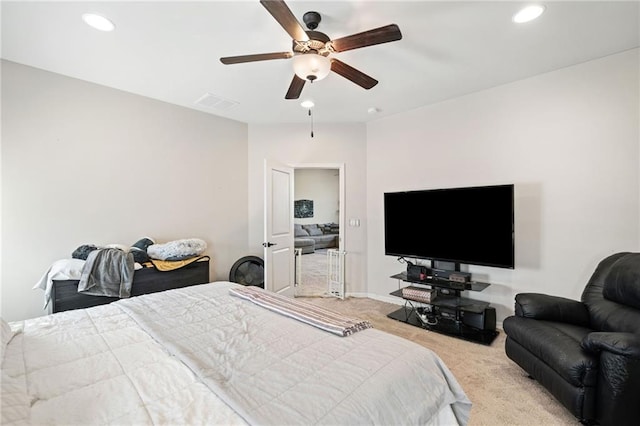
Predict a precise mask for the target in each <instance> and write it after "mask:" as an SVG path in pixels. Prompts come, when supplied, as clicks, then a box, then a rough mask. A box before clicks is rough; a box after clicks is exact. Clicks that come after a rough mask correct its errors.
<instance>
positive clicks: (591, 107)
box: [367, 49, 640, 320]
mask: <svg viewBox="0 0 640 426" xmlns="http://www.w3.org/2000/svg"><path fill="white" fill-rule="evenodd" d="M638 60H639V57H638V49H635V50H632V51H627V52H623V53H621V54H617V55H613V56H610V57H606V58H603V59H600V60H596V61H592V62H587V63H584V64H581V65H577V66H573V67H569V68H565V69H561V70H558V71H555V72H551V73H547V74H543V75H539V76H536V77H533V78H530V79H526V80H522V81H518V82H515V83H512V84H507V85H504V86H500V87H496V88H493V89H490V90H485V91H482V92H478V93H475V94H471V95H468V96H464V97H460V98H457V99H454V100H450V101H447V102H442V103H439V104H437V105H433V106H427V107H423V108H420V109H416V110H413V111H410V112H407V113H403V114H398V115H395V116H392V117H389V118H385V119H380V120H378V121H375V122H372V123H370V124H368V125H367V220H368V227H367V232H368V234H367V241H368V244H367V253H368V267H367V271H368V272H367V276H368V283H369V287H368V291H369V293H373V294H377V295H379V296H382V297H384V295H388V293H389V292H390V291H392V290H394V289H397V286H398V283H397V281H395V280H392V279H390V278H389V276H390V275H392V274H394V273H397V272H400V271H401V270H403V268H404V265H402V264H399V263H397V262H396V260H395V258H393V257H390V256H385V255H384V228H383V211H382V208H383V193H384V192H387V191H399V190H410V189H427V188H446V187H458V186H476V185H488V184H501V183H514V184H515V187H516V212H515V215H516V229H515V235H516V237H515V238H516V265H515V269H514V270H505V269H498V268H489V267H471V268H470V269H469V270H470V271H471V272H473V273H474V278H476V279H478V280H487V281H489V282H491V283H492V286H491V287H489V288H488V289H487V290H485V291H484V292H482V293H473V294H471V292H469V293H470V294H469V296H470V297H474V298H477V299H482V300H488V301H491V303H492V305H493V306H496V308H497V312H498V317H499V318H498V319H499V320H502V319H503V318H504V317H505V316H507V315H509V314H511V313H512V311H513V298H514V295H515V294H516V293H519V292H541V293H550V294H555V295H559V296H565V297H570V298H579V297H580V295H581V292H582V289H583V288H584V285H585V283H586V281H587V280H588V278H589V276H590V275H591V273H592V272H593V270H594V268H595V266H596V264H597V262H598V261H599V260H601V259H602V258H603V257H605V256H607V255H608V254H611V253H614V252H618V251H625V250H630V251H638V250H639V249H640V230H639V223H638V218H639V216H640V207H639V194H640V188H639V187H640V180H639V179H640V177H639V169H640V167H639V166H640V162H639V155H640V154H639V151H640V149H639V145H640V131H639V127H640V126H639V123H640V122H639V116H640V111H639V105H640V99H639V87H638V86H639V83H638V82H639V80H640V73H639V70H638ZM391 142H392V143H391ZM473 208H490V206H473ZM487 249H490V248H489V246H488V247H487Z"/></svg>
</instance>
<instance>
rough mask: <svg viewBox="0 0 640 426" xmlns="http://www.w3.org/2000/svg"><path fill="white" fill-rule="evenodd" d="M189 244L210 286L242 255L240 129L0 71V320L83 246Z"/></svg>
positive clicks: (31, 300) (21, 70)
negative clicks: (199, 244) (196, 246)
mask: <svg viewBox="0 0 640 426" xmlns="http://www.w3.org/2000/svg"><path fill="white" fill-rule="evenodd" d="M147 235H148V236H151V237H153V238H155V239H156V241H157V242H167V241H170V240H174V239H180V238H189V237H197V238H202V239H203V240H205V241H206V242H207V244H208V245H209V248H208V250H207V252H206V254H208V255H210V256H211V257H212V268H211V279H212V280H214V279H228V274H229V269H230V268H231V265H232V264H233V262H234V261H235V260H237V259H238V258H239V257H241V256H245V255H246V254H247V249H248V247H247V240H248V232H247V125H246V124H243V123H239V122H236V121H231V120H228V119H224V118H219V117H216V116H213V115H210V114H205V113H201V112H197V111H194V110H190V109H186V108H182V107H178V106H174V105H170V104H166V103H163V102H158V101H154V100H151V99H147V98H143V97H140V96H136V95H132V94H129V93H125V92H121V91H118V90H113V89H109V88H106V87H103V86H98V85H95V84H91V83H88V82H84V81H80V80H76V79H72V78H68V77H64V76H61V75H58V74H53V73H49V72H45V71H41V70H38V69H35V68H30V67H25V66H22V65H18V64H15V63H11V62H5V61H3V62H2V247H3V251H2V289H1V292H0V294H1V299H2V300H1V305H0V306H1V309H2V316H3V317H4V318H6V319H8V320H17V319H22V318H27V317H34V316H38V315H43V314H44V313H45V312H44V311H43V310H42V302H43V293H42V291H40V290H32V289H31V288H32V287H33V285H34V284H35V283H36V281H38V279H39V278H40V277H41V276H42V274H43V273H44V272H45V271H46V270H47V268H48V267H49V265H50V264H51V263H52V262H53V261H55V260H57V259H61V258H69V257H71V253H72V251H73V250H74V249H75V248H76V247H78V246H79V245H81V244H86V243H93V244H108V243H122V244H133V243H134V242H135V241H136V240H138V239H139V238H140V237H143V236H147Z"/></svg>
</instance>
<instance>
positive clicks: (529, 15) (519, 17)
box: [513, 4, 545, 24]
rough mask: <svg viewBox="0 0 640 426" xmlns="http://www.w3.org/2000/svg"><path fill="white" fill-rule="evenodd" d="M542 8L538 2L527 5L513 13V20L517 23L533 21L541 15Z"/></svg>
mask: <svg viewBox="0 0 640 426" xmlns="http://www.w3.org/2000/svg"><path fill="white" fill-rule="evenodd" d="M544 9H545V7H544V6H542V5H539V4H534V5H530V6H527V7H525V8H524V9H521V10H520V11H519V12H518V13H516V14H515V15H513V22H515V23H517V24H524V23H525V22H529V21H533V20H534V19H536V18H538V17H539V16H540V15H542V13H543V12H544Z"/></svg>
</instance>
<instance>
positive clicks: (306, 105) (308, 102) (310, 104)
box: [300, 100, 315, 108]
mask: <svg viewBox="0 0 640 426" xmlns="http://www.w3.org/2000/svg"><path fill="white" fill-rule="evenodd" d="M300 106H301V107H302V108H313V107H314V106H315V104H314V103H313V101H311V100H306V101H303V102H301V103H300Z"/></svg>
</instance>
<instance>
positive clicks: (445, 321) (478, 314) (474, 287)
mask: <svg viewBox="0 0 640 426" xmlns="http://www.w3.org/2000/svg"><path fill="white" fill-rule="evenodd" d="M391 278H393V279H397V280H398V282H399V285H398V287H399V288H398V290H396V291H393V292H391V293H390V294H391V295H392V296H396V297H401V298H403V299H404V301H405V303H404V306H403V307H402V308H400V309H398V310H396V311H394V312H391V313H390V314H388V315H387V316H388V317H389V318H392V319H395V320H398V321H402V322H404V323H407V324H411V325H413V326H416V327H420V328H424V329H427V330H431V331H435V332H437V333H442V334H446V335H448V336H452V337H457V338H461V339H464V340H469V341H472V342H476V343H481V344H485V345H490V344H491V343H492V342H493V340H494V339H495V338H496V336H497V335H498V331H497V330H496V325H495V323H496V316H495V309H494V308H492V307H491V306H490V304H489V303H488V302H483V301H479V300H474V299H470V298H467V297H462V296H461V292H462V291H482V290H484V289H485V288H487V287H489V285H490V284H489V283H483V282H478V281H472V280H468V281H465V282H460V281H451V280H446V279H441V278H434V276H433V275H429V276H426V277H425V278H424V279H422V280H420V279H418V280H416V279H410V278H408V277H407V273H406V272H402V273H400V274H396V275H392V276H391ZM407 283H408V285H407ZM409 293H411V294H409ZM416 294H417V295H418V296H416ZM427 296H429V297H430V298H429V297H427ZM425 297H426V298H425Z"/></svg>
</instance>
